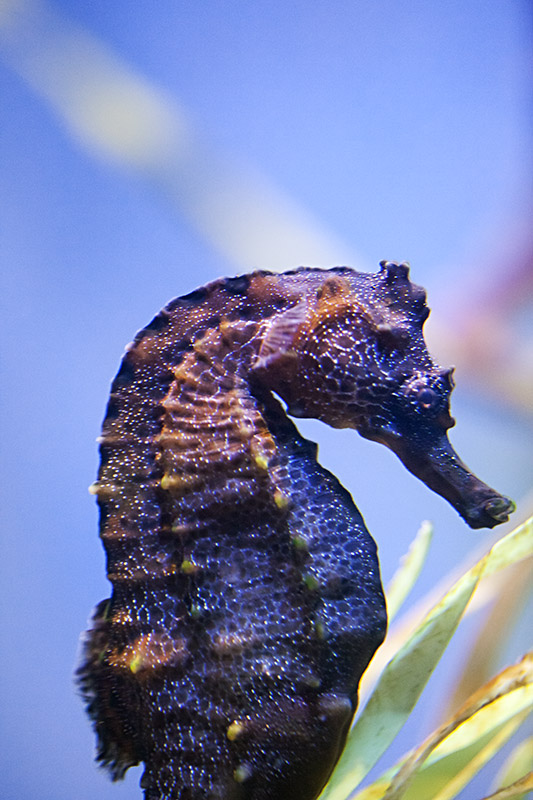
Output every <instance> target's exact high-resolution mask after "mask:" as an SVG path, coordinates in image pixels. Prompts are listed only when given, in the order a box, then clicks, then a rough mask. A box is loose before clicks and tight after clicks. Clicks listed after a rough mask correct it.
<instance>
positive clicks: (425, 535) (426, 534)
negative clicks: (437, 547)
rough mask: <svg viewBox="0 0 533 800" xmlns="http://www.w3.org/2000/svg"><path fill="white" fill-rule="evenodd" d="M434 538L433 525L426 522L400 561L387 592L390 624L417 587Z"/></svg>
mask: <svg viewBox="0 0 533 800" xmlns="http://www.w3.org/2000/svg"><path fill="white" fill-rule="evenodd" d="M432 538H433V525H432V524H431V522H428V521H427V520H426V521H424V522H423V523H422V524H421V525H420V528H419V529H418V532H417V534H416V536H415V538H414V539H413V541H412V542H411V545H410V547H409V550H408V551H407V553H406V554H405V555H404V557H403V558H402V560H401V561H400V564H399V566H398V569H397V570H396V572H395V573H394V575H393V576H392V579H391V581H390V583H389V585H388V587H387V590H386V592H385V594H386V596H387V613H388V616H389V624H390V622H391V621H392V620H393V619H394V617H395V616H396V614H397V613H398V611H399V610H400V608H401V607H402V605H403V604H404V602H405V600H406V599H407V597H408V595H409V593H410V591H411V589H412V588H413V586H414V585H415V583H416V581H417V579H418V576H419V575H420V571H421V569H422V567H423V566H424V563H425V561H426V558H427V555H428V552H429V546H430V544H431V540H432Z"/></svg>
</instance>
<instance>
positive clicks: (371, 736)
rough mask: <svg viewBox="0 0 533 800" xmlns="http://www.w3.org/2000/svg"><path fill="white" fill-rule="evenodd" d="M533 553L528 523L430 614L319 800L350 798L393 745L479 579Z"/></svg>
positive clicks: (391, 669)
mask: <svg viewBox="0 0 533 800" xmlns="http://www.w3.org/2000/svg"><path fill="white" fill-rule="evenodd" d="M532 553H533V519H530V520H528V521H527V522H525V523H524V524H523V525H520V526H519V527H518V528H516V529H514V530H513V531H511V533H509V534H508V535H507V536H505V537H504V538H503V539H501V540H500V541H498V542H497V543H496V544H495V545H494V546H493V548H492V549H491V550H490V551H489V552H488V553H487V554H486V555H485V556H484V557H483V558H481V559H480V560H479V561H478V562H477V563H476V564H475V565H474V566H473V567H472V568H471V569H469V570H468V571H467V572H466V573H465V574H464V575H463V576H462V577H461V578H460V579H459V580H458V581H457V582H456V583H455V584H454V585H453V586H452V588H451V589H450V590H449V591H448V592H447V593H446V595H445V596H444V597H443V598H442V600H441V601H440V602H439V603H437V604H436V605H435V606H434V607H433V608H432V609H431V610H430V611H429V613H428V614H427V615H426V616H425V617H424V619H423V620H422V621H421V623H420V624H419V625H418V627H417V628H416V630H415V631H414V632H413V633H412V634H411V635H410V636H409V638H408V639H407V641H405V642H404V643H403V644H402V645H401V646H400V648H399V649H398V651H397V653H396V655H395V656H394V657H393V658H392V660H391V661H390V662H389V663H388V664H387V666H386V667H385V669H384V670H383V672H382V674H381V676H380V679H379V681H378V684H377V686H376V688H375V689H374V692H373V693H372V695H371V697H370V699H369V700H368V702H367V704H366V706H365V708H364V709H363V711H362V713H361V715H360V716H359V718H358V719H357V721H356V723H355V725H354V727H353V728H352V731H351V732H350V735H349V737H348V741H347V745H346V748H345V750H344V753H343V754H342V756H341V758H340V760H339V762H338V764H337V767H336V769H335V770H334V773H333V775H332V777H331V779H330V781H329V783H328V785H327V786H326V787H325V789H324V791H323V792H322V794H321V796H320V800H346V798H348V797H350V796H351V795H352V793H353V792H354V791H355V789H356V788H357V786H359V784H360V783H361V781H362V780H363V779H364V778H365V777H366V775H367V774H368V772H369V770H370V769H371V768H372V767H373V766H374V764H375V763H376V762H377V760H378V759H379V758H380V757H381V755H382V754H383V753H384V752H385V750H386V749H387V747H388V746H389V745H390V743H391V742H392V741H393V739H394V738H395V736H396V734H397V733H398V732H399V730H400V729H401V728H402V726H403V724H404V723H405V721H406V720H407V718H408V716H409V714H410V712H411V711H412V709H413V708H414V706H415V704H416V702H417V700H418V698H419V696H420V694H421V692H422V690H423V688H424V686H425V684H426V683H427V680H428V679H429V677H430V675H431V673H432V671H433V669H434V668H435V666H436V664H437V663H438V661H439V659H440V657H441V655H442V653H443V652H444V650H445V648H446V646H447V644H448V642H449V640H450V638H451V636H452V635H453V632H454V631H455V629H456V627H457V625H458V623H459V621H460V619H461V616H462V614H463V613H464V610H465V608H466V606H467V604H468V602H469V600H470V598H471V596H472V594H473V592H474V590H475V588H476V586H477V584H478V581H479V579H480V577H481V575H483V576H487V575H491V574H494V573H495V572H497V571H498V570H500V569H503V568H504V567H506V566H509V565H510V564H514V563H516V562H518V561H520V560H521V559H523V558H526V557H528V556H529V555H531V554H532ZM387 786H388V782H387ZM370 797H372V798H374V797H376V798H377V797H383V789H381V794H379V793H377V794H371V795H369V796H368V798H366V797H365V800H370Z"/></svg>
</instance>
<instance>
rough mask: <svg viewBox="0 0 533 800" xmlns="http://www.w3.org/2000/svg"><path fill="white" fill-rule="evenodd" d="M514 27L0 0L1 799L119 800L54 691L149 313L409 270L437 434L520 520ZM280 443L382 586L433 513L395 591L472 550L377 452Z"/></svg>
mask: <svg viewBox="0 0 533 800" xmlns="http://www.w3.org/2000/svg"><path fill="white" fill-rule="evenodd" d="M531 33H532V28H531V6H530V4H529V3H527V2H526V1H525V0H488V2H487V0H461V2H458V1H456V0H449V1H448V2H436V3H427V2H422V0H414V1H413V0H411V1H410V2H405V1H404V0H397V1H396V2H394V1H393V0H378V2H363V0H353V2H348V1H347V0H327V1H326V0H313V2H308V1H306V0H288V1H287V2H272V1H271V2H263V0H257V1H256V2H253V3H248V2H245V1H244V0H224V2H216V0H203V2H201V3H190V2H182V1H179V2H176V1H175V0H158V2H157V3H131V2H125V0H114V2H113V3H109V2H103V1H102V2H100V1H99V0H94V1H93V2H90V3H83V2H76V0H64V1H63V2H59V1H56V2H55V3H54V4H53V5H52V4H50V5H48V4H46V3H39V2H33V0H25V2H22V0H21V1H20V2H19V1H18V0H10V1H9V2H8V1H7V0H0V97H1V113H0V160H1V184H0V232H1V242H2V244H1V251H0V252H1V255H0V258H1V271H2V289H1V308H2V313H1V325H2V334H1V347H2V394H1V410H0V420H1V426H2V430H1V448H2V477H1V481H2V490H3V491H2V494H3V501H2V506H1V512H2V555H1V559H0V571H1V586H0V592H1V602H2V617H1V618H2V657H1V658H2V678H1V682H0V694H1V698H0V703H1V708H2V720H1V723H0V724H1V726H2V730H1V734H0V736H1V742H0V752H1V753H2V759H3V761H4V764H3V765H2V791H1V794H2V797H3V798H4V800H21V798H33V797H39V798H40V800H74V798H75V800H89V798H91V799H92V798H94V797H98V798H100V800H107V798H109V800H112V798H115V800H120V798H135V797H140V796H141V793H140V790H139V789H138V788H137V785H138V779H139V770H131V771H130V774H129V775H128V777H127V779H126V782H125V783H123V784H119V785H116V786H113V785H112V784H110V783H109V782H108V781H107V778H106V777H105V775H103V774H102V773H100V772H98V771H97V769H96V768H95V767H94V766H93V763H92V752H93V746H94V742H93V734H92V731H91V730H90V727H89V724H88V722H87V720H86V718H85V714H84V711H83V708H82V704H81V702H80V700H79V698H78V697H77V696H76V692H75V690H74V686H73V678H72V673H73V669H74V666H75V663H76V659H77V648H78V637H79V634H80V632H81V631H82V630H84V629H85V628H86V624H87V619H88V617H89V614H90V611H91V609H92V607H93V606H94V605H95V604H96V602H97V601H99V600H101V599H103V598H104V597H106V596H108V594H109V585H108V583H107V581H106V580H105V576H104V558H103V551H102V548H101V546H100V543H99V540H98V537H97V528H96V525H97V515H96V506H95V503H94V498H93V497H91V496H89V495H88V493H87V486H88V485H89V484H90V483H91V482H92V480H93V479H94V475H95V471H96V468H97V448H96V444H95V441H94V440H95V437H96V436H97V435H98V432H99V427H100V424H101V418H102V416H103V412H104V408H105V404H106V400H107V395H108V391H109V384H110V380H111V378H112V377H113V375H114V373H115V371H116V369H117V367H118V363H119V359H120V357H121V353H122V351H123V348H124V346H125V345H126V344H127V343H128V342H129V341H130V340H131V339H132V337H133V334H134V333H135V331H136V330H137V329H139V328H140V327H142V326H143V325H144V324H146V323H147V322H148V321H149V320H150V319H151V318H152V317H153V315H154V314H155V313H156V312H157V311H158V309H159V308H160V307H161V306H162V305H163V304H164V303H165V302H166V301H168V300H169V299H170V298H171V297H174V296H176V295H179V294H184V293H186V292H189V291H190V290H192V289H193V288H195V287H196V286H198V285H200V284H202V283H205V282H206V281H208V280H211V279H214V278H216V277H218V276H220V275H224V274H235V273H237V272H242V271H247V270H249V269H252V268H256V267H261V268H269V267H271V268H275V269H280V268H285V267H286V268H290V267H293V266H296V265H297V264H299V263H307V264H317V265H321V266H330V265H334V264H338V263H350V264H351V265H352V266H355V267H357V268H360V269H365V270H375V269H377V262H378V261H379V260H380V259H382V258H386V259H395V260H409V261H410V262H411V265H412V277H413V279H414V280H415V282H416V283H419V284H422V285H424V286H426V288H427V289H428V291H429V303H430V306H432V308H433V314H432V317H431V318H430V320H429V322H428V324H427V332H428V338H429V340H430V342H431V343H432V349H433V351H434V352H435V354H436V356H437V358H438V359H439V360H440V361H441V362H443V363H444V364H447V363H448V362H456V363H457V364H458V370H457V375H456V377H457V381H458V388H457V389H456V392H455V395H454V400H453V411H454V414H455V416H456V417H457V419H458V425H457V428H456V429H454V431H452V436H451V438H452V441H453V442H454V444H455V446H456V448H457V450H458V451H459V453H460V454H461V456H462V457H463V458H464V460H465V461H466V462H467V463H468V464H469V465H470V466H471V467H472V468H473V469H474V470H475V471H476V472H478V474H479V475H480V477H481V478H482V479H483V480H485V481H487V482H488V483H490V484H492V485H494V486H496V487H497V488H498V489H499V490H500V491H502V492H503V493H506V494H509V495H510V496H512V497H514V498H515V499H516V500H517V501H518V503H519V507H518V512H517V514H516V515H515V517H516V520H517V521H519V520H520V519H523V518H524V516H525V515H526V513H527V512H528V511H530V509H531V498H530V499H529V500H528V499H527V493H528V490H529V489H530V488H531V483H532V481H531V477H532V475H533V447H531V444H532V436H531V410H532V407H533V404H532V402H531V398H532V395H533V392H532V378H531V375H532V372H533V370H532V363H531V362H532V353H533V333H532V325H531V314H530V312H531V303H532V295H533V292H532V284H533V279H532V264H533V259H532V254H533V235H532V226H531V210H532V192H531V176H532V174H533V173H532V169H531V166H532V165H531V160H532V158H531V154H532V153H533V148H532V141H531V138H532V137H531V94H532V93H531V88H532V84H531V74H532V61H531V56H532V42H531ZM300 427H301V429H302V431H303V432H304V433H305V434H306V435H308V436H309V437H310V438H313V439H315V440H317V441H318V442H319V444H320V456H321V460H322V462H323V463H324V464H325V465H326V466H327V467H329V468H330V469H332V471H333V472H334V473H335V474H336V475H337V476H338V477H339V478H340V479H341V480H342V482H343V483H344V484H345V485H346V486H347V488H348V489H349V490H350V491H351V492H352V494H353V496H354V499H355V501H356V503H357V504H358V506H359V507H360V509H361V511H362V513H363V515H364V516H365V519H366V521H367V524H368V527H369V529H370V531H371V532H372V534H373V535H374V537H375V538H376V540H377V542H378V545H379V548H380V555H381V563H382V571H383V577H384V579H385V581H387V580H388V579H389V578H390V577H391V575H392V573H393V572H394V569H395V568H396V565H397V563H398V560H399V558H400V557H401V555H402V554H403V553H404V552H405V550H406V549H407V547H408V544H409V542H410V541H411V539H412V538H413V536H414V533H415V531H416V529H417V528H418V526H419V524H420V522H421V520H423V519H431V520H433V521H434V523H435V526H436V534H435V540H434V544H433V547H432V551H431V554H430V557H429V562H428V564H427V566H426V569H425V571H424V573H423V575H422V577H421V579H420V582H419V585H418V587H417V589H416V591H415V595H414V598H415V599H416V598H418V597H420V596H422V595H423V594H424V592H426V591H428V590H429V589H431V588H432V587H433V586H434V585H435V583H436V582H437V581H438V580H439V579H440V577H441V576H443V575H444V574H446V573H447V572H449V571H450V570H452V569H453V568H454V567H455V566H456V565H457V564H458V563H459V562H461V560H462V559H463V558H464V557H465V555H466V554H467V553H469V552H470V551H471V550H472V549H473V548H476V547H480V546H483V547H488V546H489V543H490V542H491V541H492V540H493V538H494V536H493V534H491V533H489V532H486V531H476V532H473V531H470V530H469V529H468V528H467V526H466V525H465V524H464V523H463V522H462V521H461V520H460V519H459V518H458V517H457V515H456V514H455V512H454V511H453V510H452V509H451V508H449V507H448V506H447V505H446V503H445V502H444V501H443V500H441V499H440V498H438V497H436V496H435V495H432V494H431V493H430V492H429V490H427V489H426V488H425V487H424V486H423V485H422V484H419V483H418V482H417V481H416V479H415V478H413V477H412V476H411V475H409V474H408V473H407V472H406V471H405V470H404V468H403V467H402V466H401V464H400V463H399V462H398V461H397V460H396V459H395V457H394V456H393V455H392V454H390V453H389V452H387V451H385V449H384V448H380V447H379V446H378V445H374V444H371V443H369V442H365V441H363V440H362V439H360V438H359V437H358V436H357V435H356V434H355V433H352V432H347V431H331V430H329V429H327V428H326V427H325V426H323V425H320V424H319V423H316V424H315V423H312V422H304V423H302V424H301V425H300ZM499 533H500V532H499V531H498V535H499ZM528 627H529V626H528V625H527V624H526V623H525V622H524V621H522V624H521V625H520V624H519V626H518V628H517V630H516V632H515V634H514V636H513V637H512V640H511V641H510V643H509V646H508V650H507V652H506V654H505V660H507V661H510V660H512V659H515V658H517V657H518V656H519V655H520V654H521V653H522V652H523V651H524V650H525V649H526V648H527V646H528V645H529V644H530V638H531V637H530V632H529V630H528ZM467 645H468V638H467V637H466V638H465V635H463V636H462V638H461V637H459V640H458V645H456V647H455V649H454V650H453V652H452V653H451V656H450V658H451V660H450V662H449V663H450V665H451V666H447V667H446V672H445V673H444V677H443V676H442V675H441V681H442V680H444V685H445V684H446V680H448V681H451V680H452V676H451V669H452V667H453V665H455V664H456V663H460V661H461V659H462V658H463V655H464V649H465V647H467ZM448 672H449V673H450V675H449V676H448V678H447V677H446V676H447V674H448ZM440 691H441V690H440V689H438V690H436V694H437V695H438V693H439V692H440ZM438 701H439V697H438V696H435V692H434V693H433V695H431V692H430V696H429V697H427V696H424V699H423V700H422V703H421V707H420V710H419V712H418V713H417V715H416V717H415V718H414V719H413V720H412V721H411V722H410V723H409V725H408V726H407V728H406V730H405V732H404V738H403V740H402V743H401V745H398V747H397V749H396V750H394V752H393V756H394V755H396V756H398V755H400V754H401V752H403V750H404V749H406V748H407V747H408V746H410V745H412V744H414V743H416V742H417V741H418V740H419V739H420V738H421V736H422V735H423V734H424V733H426V732H427V730H428V726H429V725H430V724H431V718H432V714H433V712H434V710H435V707H436V706H437V704H438ZM393 756H391V757H390V758H387V763H390V761H391V759H392V757H393ZM488 789H489V783H488V778H486V779H484V782H483V781H482V782H481V783H480V784H479V791H477V793H476V792H475V793H474V794H472V792H473V791H474V790H473V789H470V790H466V791H465V793H464V794H463V797H464V798H470V797H472V798H474V797H477V796H481V795H483V794H484V793H487V792H488ZM469 792H470V794H469Z"/></svg>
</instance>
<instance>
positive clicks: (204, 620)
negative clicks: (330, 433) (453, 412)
mask: <svg viewBox="0 0 533 800" xmlns="http://www.w3.org/2000/svg"><path fill="white" fill-rule="evenodd" d="M428 313H429V312H428V309H427V307H426V305H425V293H424V291H423V290H422V289H420V288H419V287H416V286H414V285H413V284H411V283H410V281H409V278H408V269H407V266H406V265H403V264H401V265H398V264H395V263H393V262H382V264H381V269H380V271H379V272H378V273H377V274H375V275H370V274H363V273H358V272H355V271H354V270H351V269H348V268H345V267H339V268H335V269H332V270H319V269H307V268H301V269H298V270H294V271H292V272H287V273H284V274H271V273H268V272H255V273H253V274H250V275H244V276H241V277H239V278H231V279H226V280H218V281H215V282H214V283H211V284H209V285H208V286H206V287H204V288H201V289H198V290H197V291H195V292H193V293H191V294H189V295H187V296H185V297H181V298H178V299H176V300H174V301H172V302H171V303H170V304H169V305H168V306H167V307H166V308H165V309H163V310H162V311H161V312H160V314H158V316H156V317H155V319H154V320H153V321H152V322H151V323H150V324H149V325H148V326H147V327H146V328H145V329H144V330H142V331H141V332H140V333H139V334H137V336H136V338H135V340H134V342H133V343H132V344H131V345H130V346H129V348H128V349H127V352H126V355H125V356H124V359H123V361H122V365H121V367H120V370H119V372H118V375H117V377H116V378H115V381H114V383H113V386H112V391H111V397H110V400H109V404H108V408H107V414H106V417H105V420H104V425H103V432H102V437H101V445H100V451H101V466H100V471H99V475H98V481H97V483H96V484H95V487H94V491H95V493H96V494H97V496H98V504H99V506H100V533H101V537H102V540H103V543H104V547H105V550H106V554H107V570H108V577H109V580H110V581H111V584H112V587H113V592H112V596H111V598H110V599H109V600H105V601H104V602H102V603H100V605H99V606H98V608H97V610H96V613H95V617H94V623H93V628H92V630H91V631H90V633H89V636H88V641H87V644H86V651H85V661H84V664H83V665H82V667H81V668H80V670H79V675H80V683H81V685H82V688H83V691H84V694H85V697H86V699H87V701H88V709H89V713H90V715H91V717H92V719H93V721H94V725H95V729H96V732H97V736H98V745H99V751H98V759H99V760H100V762H102V763H103V764H104V765H106V766H107V767H108V768H109V770H110V772H111V775H112V777H113V778H114V779H116V778H120V777H122V776H123V774H124V772H125V771H126V770H127V769H128V767H130V766H132V765H134V764H138V763H140V762H141V761H142V762H144V764H145V772H144V774H143V778H142V781H141V785H142V787H143V789H144V794H145V799H146V800H178V799H179V800H200V798H202V799H203V800H312V799H313V798H315V797H316V796H317V795H318V793H319V792H320V790H321V788H322V786H323V785H324V783H325V782H326V780H327V778H328V776H329V774H330V773H331V770H332V769H333V766H334V764H335V762H336V760H337V759H338V757H339V754H340V751H341V749H342V746H343V743H344V739H345V736H346V733H347V730H348V727H349V724H350V720H351V717H352V715H353V712H354V709H355V707H356V704H357V688H358V684H359V680H360V677H361V675H362V673H363V672H364V670H365V668H366V666H367V664H368V662H369V660H370V658H371V657H372V655H373V653H374V651H375V650H376V648H377V647H378V646H379V645H380V643H381V641H382V639H383V636H384V633H385V628H386V611H385V604H384V598H383V593H382V589H381V583H380V576H379V565H378V561H377V556H376V548H375V544H374V542H373V541H372V539H371V537H370V535H369V533H368V531H367V529H366V527H365V525H364V522H363V519H362V517H361V515H360V514H359V512H358V510H357V509H356V507H355V505H354V504H353V501H352V499H351V496H350V495H349V494H348V492H347V491H346V490H345V489H343V487H342V486H341V485H340V484H339V482H338V481H337V480H336V479H335V478H334V477H333V476H332V475H331V474H329V473H328V472H327V471H326V470H324V469H323V468H322V467H321V466H320V465H319V464H318V463H317V460H316V446H315V445H314V444H312V443H311V442H308V441H306V440H305V439H303V438H302V437H301V436H300V435H299V434H298V431H297V430H296V428H295V427H294V425H293V423H292V422H291V421H290V420H289V419H288V418H287V416H286V414H285V412H284V410H283V408H282V406H281V405H280V403H279V402H278V400H277V399H275V398H274V396H273V394H272V392H273V391H274V392H276V393H277V394H278V395H279V396H280V397H281V398H282V399H283V400H284V401H285V402H286V403H287V406H288V411H289V413H290V414H292V415H294V416H313V417H317V418H319V419H322V420H324V421H325V422H327V423H329V424H330V425H334V426H336V427H354V428H356V429H358V430H359V432H360V433H361V434H362V435H363V436H366V437H368V438H372V439H376V440H377V441H382V442H384V443H386V444H387V445H388V446H390V447H392V449H393V450H395V452H397V453H398V455H399V456H400V458H402V460H403V461H404V463H405V464H406V466H407V467H408V469H410V470H411V471H413V472H414V473H415V474H417V475H418V476H419V477H421V478H422V480H424V481H425V482H426V483H427V484H428V485H429V486H430V487H431V488H433V489H434V490H436V491H437V492H439V493H441V494H443V495H444V496H445V497H446V498H447V499H448V500H449V501H450V502H451V503H452V504H453V505H454V506H455V507H456V508H457V509H458V510H459V512H460V513H461V514H462V515H463V516H464V517H465V519H466V520H467V522H468V523H469V524H470V525H472V526H473V527H480V526H482V525H487V526H492V525H495V524H498V523H499V522H502V521H504V520H505V519H506V518H507V514H508V513H509V511H510V510H512V504H511V502H510V501H508V500H506V499H505V498H502V497H501V496H500V495H498V494H497V493H496V492H495V491H494V490H492V489H490V488H489V487H487V486H486V485H485V484H483V483H481V481H479V480H478V479H477V478H476V477H475V476H474V475H472V473H470V472H469V471H468V470H467V468H466V467H465V466H464V465H463V464H462V462H460V460H459V459H458V457H457V456H456V455H455V453H454V452H453V450H452V449H451V447H450V445H449V443H448V440H447V436H446V429H447V428H448V427H450V426H451V425H452V424H453V420H452V419H451V417H450V415H449V394H450V391H451V388H452V380H451V373H450V371H449V370H442V369H441V368H439V367H437V366H436V365H435V364H434V363H433V361H432V359H431V357H430V355H429V353H428V352H427V349H426V346H425V343H424V339H423V336H422V325H423V322H424V320H425V319H426V317H427V314H428Z"/></svg>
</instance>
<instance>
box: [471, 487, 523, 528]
mask: <svg viewBox="0 0 533 800" xmlns="http://www.w3.org/2000/svg"><path fill="white" fill-rule="evenodd" d="M515 509H516V505H515V503H514V502H513V501H512V500H510V499H509V498H508V497H504V496H503V495H501V494H495V495H494V496H493V497H490V498H489V499H488V500H485V501H484V502H483V503H481V504H478V505H475V506H473V507H472V508H471V509H468V510H466V511H465V513H464V514H463V516H464V519H465V520H466V522H468V524H469V525H470V527H471V528H494V526H495V525H501V523H502V522H507V520H508V519H509V514H512V513H513V511H514V510H515Z"/></svg>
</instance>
